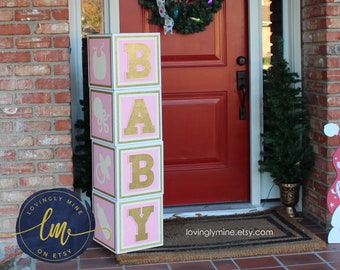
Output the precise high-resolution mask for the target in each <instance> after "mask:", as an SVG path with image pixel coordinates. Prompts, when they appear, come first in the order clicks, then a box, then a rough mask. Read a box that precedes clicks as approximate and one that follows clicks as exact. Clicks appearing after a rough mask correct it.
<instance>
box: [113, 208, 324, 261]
mask: <svg viewBox="0 0 340 270" xmlns="http://www.w3.org/2000/svg"><path fill="white" fill-rule="evenodd" d="M326 248H327V244H326V243H325V242H324V241H322V240H321V239H320V238H319V237H317V236H316V235H315V234H313V233H312V232H310V231H309V230H308V229H306V228H305V227H303V226H302V225H301V224H300V223H298V222H296V221H295V220H293V219H291V218H290V217H288V216H286V215H285V213H284V210H283V209H282V208H274V209H271V210H266V211H261V212H256V213H250V214H242V215H232V216H218V217H208V216H202V217H195V218H174V219H169V220H165V221H164V246H162V247H157V248H151V249H147V250H143V251H136V252H131V253H125V254H116V255H115V256H116V259H117V262H118V263H119V264H121V265H123V264H125V265H126V264H149V263H160V262H179V261H193V260H211V259H218V258H237V257H246V256H257V255H269V254H283V253H292V252H306V251H313V250H323V249H326Z"/></svg>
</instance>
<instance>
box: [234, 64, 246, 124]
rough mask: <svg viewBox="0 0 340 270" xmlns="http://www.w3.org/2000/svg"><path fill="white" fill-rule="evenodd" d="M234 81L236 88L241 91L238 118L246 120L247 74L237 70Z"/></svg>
mask: <svg viewBox="0 0 340 270" xmlns="http://www.w3.org/2000/svg"><path fill="white" fill-rule="evenodd" d="M236 83H237V90H238V91H242V92H241V95H242V98H241V106H240V108H239V119H240V120H246V119H247V110H246V106H245V104H246V98H247V74H246V71H243V70H242V71H237V72H236Z"/></svg>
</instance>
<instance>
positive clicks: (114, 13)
mask: <svg viewBox="0 0 340 270" xmlns="http://www.w3.org/2000/svg"><path fill="white" fill-rule="evenodd" d="M104 1H105V7H106V10H107V12H105V16H107V17H108V18H109V23H107V24H105V29H107V31H105V32H107V33H119V0H104ZM283 2H284V3H283V33H284V34H283V35H284V40H285V41H287V42H285V43H284V55H285V57H286V59H287V61H288V63H290V64H291V70H292V71H293V72H297V73H298V74H301V39H300V33H301V29H300V8H301V7H300V0H286V1H283ZM80 4H81V3H80V1H69V15H70V47H71V48H70V50H71V56H70V64H71V92H72V102H71V106H72V123H73V125H72V126H73V127H74V123H75V122H76V121H77V119H80V118H81V117H82V111H81V107H80V105H79V100H80V99H82V97H83V89H82V88H83V87H82V85H83V74H82V70H81V63H82V47H81V46H82V45H81V23H80V22H81V5H80ZM248 24H249V25H248V35H249V38H248V40H249V82H250V83H249V92H250V95H249V104H250V108H249V110H250V114H249V115H250V121H249V122H250V123H249V124H250V130H251V134H250V204H252V205H253V206H255V207H260V206H261V200H262V199H266V198H277V194H278V193H277V191H275V188H274V189H273V190H272V189H271V187H272V179H270V177H269V176H268V174H266V173H260V172H259V170H258V160H259V157H260V151H261V132H262V130H263V123H262V116H263V112H262V89H263V83H262V0H248ZM72 134H73V136H75V132H72ZM73 141H74V142H75V138H73ZM269 191H270V192H269Z"/></svg>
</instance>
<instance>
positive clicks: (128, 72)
mask: <svg viewBox="0 0 340 270" xmlns="http://www.w3.org/2000/svg"><path fill="white" fill-rule="evenodd" d="M88 62H89V86H90V119H91V131H90V132H91V138H92V171H93V175H92V179H93V201H92V205H93V207H92V208H93V212H94V215H95V219H96V231H95V236H94V239H95V241H97V242H98V243H100V244H101V245H103V246H105V247H107V248H108V249H110V250H112V251H113V252H115V253H117V254H119V253H125V252H129V251H135V250H140V249H145V248H150V247H156V246H160V245H162V244H163V201H162V197H163V171H164V169H163V141H162V121H161V120H162V115H161V113H162V104H161V67H160V65H161V62H160V37H159V33H145V34H144V33H143V34H105V35H90V36H88Z"/></svg>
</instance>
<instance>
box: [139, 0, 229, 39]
mask: <svg viewBox="0 0 340 270" xmlns="http://www.w3.org/2000/svg"><path fill="white" fill-rule="evenodd" d="M223 1H224V0H165V9H166V11H167V13H168V15H169V16H170V17H171V18H172V19H173V20H174V26H173V29H175V30H176V31H177V32H178V33H181V34H192V33H197V32H201V31H204V30H205V29H206V27H207V26H208V25H209V24H210V23H211V22H212V21H213V19H214V13H216V12H218V11H219V10H220V9H221V7H222V2H223ZM139 3H140V5H141V6H143V7H145V8H150V9H151V11H152V15H151V18H150V19H149V21H150V23H152V24H157V25H164V22H165V19H164V18H162V17H161V16H160V15H159V9H158V6H157V0H139Z"/></svg>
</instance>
